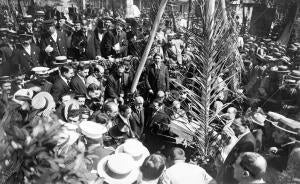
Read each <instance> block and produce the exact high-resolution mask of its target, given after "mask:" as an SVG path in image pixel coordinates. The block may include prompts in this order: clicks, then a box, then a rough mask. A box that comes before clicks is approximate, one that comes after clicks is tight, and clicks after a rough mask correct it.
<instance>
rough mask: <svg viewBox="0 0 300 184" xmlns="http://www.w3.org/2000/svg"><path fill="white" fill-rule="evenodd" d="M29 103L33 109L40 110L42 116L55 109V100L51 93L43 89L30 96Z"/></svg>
mask: <svg viewBox="0 0 300 184" xmlns="http://www.w3.org/2000/svg"><path fill="white" fill-rule="evenodd" d="M31 105H32V107H33V108H34V109H37V110H40V111H42V114H43V115H44V116H47V115H49V114H50V113H51V112H52V110H53V109H55V101H54V99H53V97H52V95H51V94H50V93H48V92H45V91H42V92H39V93H38V94H36V95H35V96H34V97H33V98H32V101H31Z"/></svg>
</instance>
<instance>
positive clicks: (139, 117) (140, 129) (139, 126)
mask: <svg viewBox="0 0 300 184" xmlns="http://www.w3.org/2000/svg"><path fill="white" fill-rule="evenodd" d="M134 105H135V106H134V109H133V111H132V114H131V118H130V125H131V127H132V130H133V131H134V132H135V135H136V136H137V137H138V138H139V139H142V134H143V133H144V127H145V114H144V113H145V112H144V99H143V97H141V96H138V97H136V98H135V100H134Z"/></svg>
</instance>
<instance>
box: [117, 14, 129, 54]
mask: <svg viewBox="0 0 300 184" xmlns="http://www.w3.org/2000/svg"><path fill="white" fill-rule="evenodd" d="M123 21H124V22H125V20H122V19H120V20H118V21H117V23H116V29H115V30H114V31H113V34H114V36H115V38H116V44H117V45H114V47H113V49H114V52H115V54H114V56H115V58H122V57H126V56H127V51H128V40H127V36H126V32H125V31H123V27H122V22H123ZM125 23H126V22H125Z"/></svg>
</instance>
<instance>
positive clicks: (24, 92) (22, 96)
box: [13, 89, 33, 105]
mask: <svg viewBox="0 0 300 184" xmlns="http://www.w3.org/2000/svg"><path fill="white" fill-rule="evenodd" d="M32 97H33V91H32V90H31V89H19V90H18V91H17V92H15V94H14V96H13V100H14V101H15V102H16V103H18V104H20V105H22V104H23V103H24V102H26V101H27V102H30V101H31V99H32Z"/></svg>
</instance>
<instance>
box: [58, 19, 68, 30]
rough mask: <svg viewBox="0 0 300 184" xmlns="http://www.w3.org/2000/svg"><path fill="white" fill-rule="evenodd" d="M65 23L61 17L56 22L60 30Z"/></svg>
mask: <svg viewBox="0 0 300 184" xmlns="http://www.w3.org/2000/svg"><path fill="white" fill-rule="evenodd" d="M65 23H66V19H65V18H64V17H61V18H60V19H59V20H58V26H59V27H60V28H61V27H63V25H64V24H65Z"/></svg>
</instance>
